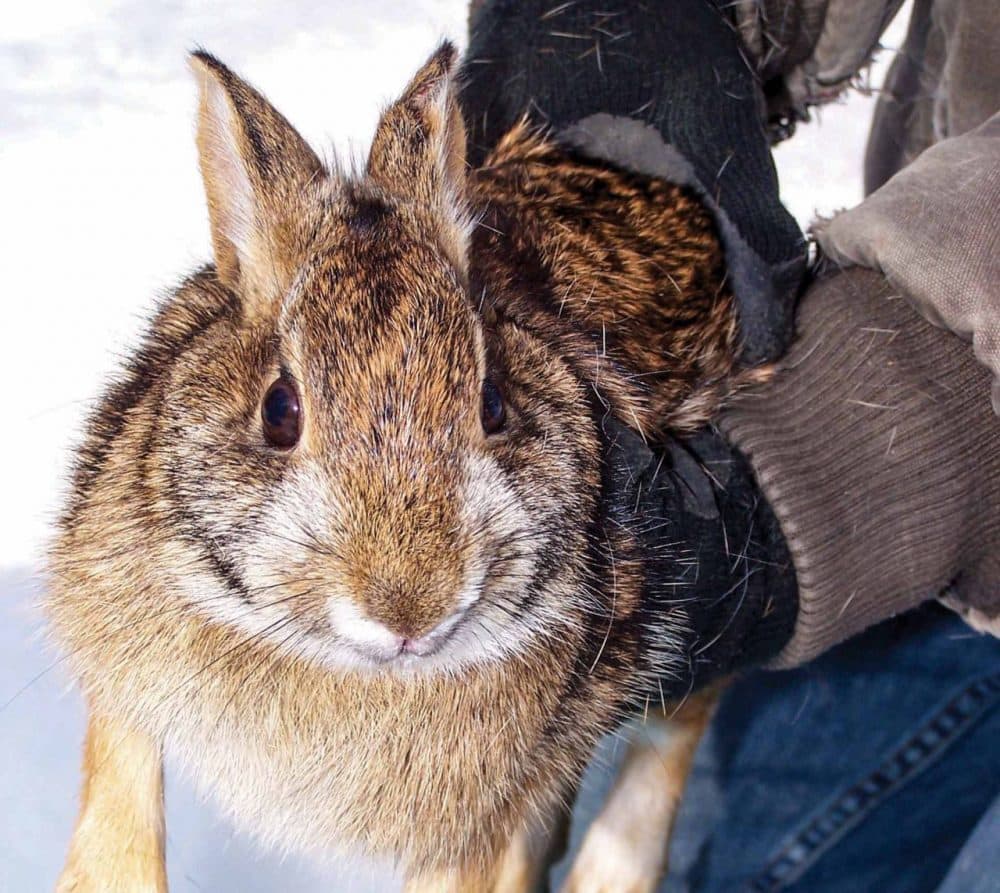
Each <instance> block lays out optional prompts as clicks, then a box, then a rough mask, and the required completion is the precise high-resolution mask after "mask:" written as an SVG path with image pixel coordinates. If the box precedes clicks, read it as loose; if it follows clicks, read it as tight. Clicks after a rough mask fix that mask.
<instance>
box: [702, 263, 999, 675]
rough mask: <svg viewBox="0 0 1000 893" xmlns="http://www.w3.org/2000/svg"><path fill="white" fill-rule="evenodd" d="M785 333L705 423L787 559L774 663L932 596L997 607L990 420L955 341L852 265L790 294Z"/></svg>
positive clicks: (809, 653) (974, 370) (969, 362)
mask: <svg viewBox="0 0 1000 893" xmlns="http://www.w3.org/2000/svg"><path fill="white" fill-rule="evenodd" d="M798 327H799V337H798V340H797V341H796V342H795V344H794V345H793V347H792V349H791V350H790V351H789V353H788V354H787V356H786V358H785V359H784V360H783V361H782V362H781V364H780V367H779V370H778V372H777V375H776V377H775V379H774V380H773V381H772V382H771V383H770V384H768V385H766V386H761V387H757V388H754V389H752V390H748V391H745V392H743V393H741V394H740V395H738V396H737V397H735V398H734V399H733V400H732V401H731V404H730V405H729V406H728V408H727V409H726V411H725V412H724V414H723V417H722V419H721V427H722V429H723V431H724V432H725V433H726V435H727V436H728V437H729V438H730V439H731V440H732V442H733V443H734V444H735V445H736V446H737V447H739V449H740V450H742V451H743V452H744V454H746V455H747V456H748V457H749V458H750V461H751V464H752V465H753V466H754V468H755V471H756V474H757V478H758V481H759V483H760V485H761V488H762V490H763V491H764V493H765V495H766V496H767V498H768V500H769V501H770V503H771V505H772V507H773V509H774V512H775V514H776V516H777V517H778V520H779V523H780V524H781V527H782V530H783V532H784V535H785V537H786V539H787V542H788V546H789V550H790V552H791V555H792V559H793V561H794V564H795V569H796V574H797V577H798V584H799V599H800V603H799V613H798V618H797V620H796V627H795V632H794V634H793V636H792V639H791V640H790V641H789V643H788V644H787V645H786V646H785V648H784V649H783V650H782V652H781V653H780V654H779V655H778V657H777V658H776V659H775V660H774V661H773V662H772V664H771V665H772V666H775V667H787V666H793V665H796V664H799V663H802V662H804V661H807V660H809V659H811V658H813V657H815V656H816V655H818V654H820V653H821V652H823V651H825V650H826V649H827V648H830V647H831V646H833V645H835V644H836V643H838V642H840V641H842V640H844V639H846V638H848V637H850V636H852V635H854V634H856V633H858V632H860V631H861V630H863V629H865V628H866V627H868V626H870V625H872V624H874V623H877V622H878V621H880V620H883V619H885V618H887V617H890V616H892V615H894V614H897V613H899V612H901V611H904V610H906V609H908V608H910V607H913V606H915V605H917V604H919V603H920V602H922V601H924V600H926V599H929V598H933V597H935V596H937V595H939V594H942V593H943V592H944V591H945V589H946V587H947V592H948V594H949V597H950V598H951V599H953V600H956V601H957V603H958V604H959V605H964V606H969V607H972V608H974V609H976V610H977V611H979V612H980V613H984V614H985V615H986V616H989V617H995V616H997V614H998V613H1000V451H998V448H997V444H998V443H1000V421H998V419H997V417H996V416H995V415H994V414H993V413H992V412H991V411H990V403H989V376H988V373H987V372H986V371H985V370H984V369H983V368H982V367H981V366H979V364H977V363H976V361H975V359H974V357H973V354H972V350H971V349H970V347H969V345H967V344H966V343H965V342H963V341H961V340H960V339H959V338H957V337H956V336H954V335H952V334H949V333H947V332H944V331H942V330H941V329H937V328H935V327H933V326H931V325H930V324H929V323H927V322H925V321H924V320H923V319H922V318H921V317H919V316H918V315H917V314H916V313H915V312H914V311H913V310H912V309H911V308H910V307H909V306H908V304H907V302H906V301H905V300H903V299H902V298H901V297H900V296H899V295H898V294H894V293H893V292H892V290H891V289H890V287H889V286H888V285H887V284H886V283H885V281H884V279H882V277H881V276H879V275H878V274H876V273H873V272H871V271H868V270H863V269H860V268H858V269H853V270H848V271H845V272H842V273H839V274H837V275H835V276H833V277H831V278H829V279H827V280H825V281H822V282H820V283H818V284H816V285H815V286H814V287H813V288H812V289H811V290H810V291H809V293H808V294H807V296H806V298H805V299H804V300H803V302H802V305H801V307H800V311H799V317H798Z"/></svg>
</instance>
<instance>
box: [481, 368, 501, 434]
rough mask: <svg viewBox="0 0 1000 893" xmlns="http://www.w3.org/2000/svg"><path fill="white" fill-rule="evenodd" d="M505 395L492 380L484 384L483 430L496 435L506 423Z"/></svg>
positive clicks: (487, 380)
mask: <svg viewBox="0 0 1000 893" xmlns="http://www.w3.org/2000/svg"><path fill="white" fill-rule="evenodd" d="M504 416H505V412H504V407H503V395H502V394H501V393H500V389H499V388H498V387H497V386H496V385H495V384H494V383H493V382H492V381H490V379H488V378H487V379H486V380H485V381H484V382H483V430H484V431H485V432H486V433H487V434H496V433H497V431H499V430H501V429H502V428H503V423H504Z"/></svg>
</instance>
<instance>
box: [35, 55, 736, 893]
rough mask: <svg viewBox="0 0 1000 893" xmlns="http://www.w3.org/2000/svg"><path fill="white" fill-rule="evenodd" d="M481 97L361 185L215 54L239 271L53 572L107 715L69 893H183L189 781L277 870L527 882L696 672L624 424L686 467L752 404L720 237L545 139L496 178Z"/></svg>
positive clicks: (102, 457)
mask: <svg viewBox="0 0 1000 893" xmlns="http://www.w3.org/2000/svg"><path fill="white" fill-rule="evenodd" d="M456 66H457V53H456V50H455V49H454V47H453V46H452V45H451V44H448V43H444V44H442V45H441V47H440V48H439V49H438V50H437V51H436V52H434V54H433V55H432V56H431V57H430V58H429V60H428V61H427V62H426V64H425V65H424V66H423V67H422V68H421V69H420V71H419V72H418V73H417V74H416V76H415V77H414V78H413V80H412V81H411V83H410V84H409V85H408V86H407V87H406V89H405V91H404V93H403V94H402V96H401V98H400V99H399V100H398V101H396V102H395V103H393V104H392V105H390V106H389V107H388V108H387V109H386V111H385V112H384V114H383V115H382V117H381V120H380V123H379V125H378V128H377V131H376V133H375V136H374V139H373V143H372V147H371V150H370V154H369V156H368V159H367V163H366V164H365V165H364V168H363V169H362V170H355V171H352V170H348V169H345V168H343V167H341V166H339V165H336V164H334V165H329V166H328V165H324V164H323V163H322V162H321V160H320V159H319V157H318V156H317V155H316V154H315V153H314V151H313V150H312V149H311V148H310V147H309V146H308V145H307V144H306V143H305V141H304V140H303V139H302V138H301V137H300V136H299V134H298V133H297V132H296V131H295V130H294V129H293V127H292V126H291V124H289V122H288V121H286V119H285V118H283V117H282V116H281V114H280V113H279V112H278V111H276V110H275V109H274V108H273V107H272V106H271V105H270V104H269V103H268V102H267V100H266V99H265V98H264V97H263V96H262V95H261V94H260V93H258V92H257V91H256V90H254V89H253V88H252V87H250V86H249V85H248V84H247V83H245V82H244V81H243V80H241V79H240V78H238V77H237V76H236V75H235V74H233V73H232V72H231V71H230V70H229V69H228V68H226V67H225V66H224V65H223V64H222V63H221V62H219V61H218V60H216V59H215V58H214V57H212V56H211V55H209V54H208V53H206V52H202V51H198V52H196V53H194V54H193V55H192V57H191V67H192V70H193V72H194V75H195V78H196V80H197V83H198V89H199V108H198V112H197V146H198V154H199V163H200V167H201V172H202V176H203V180H204V185H205V193H206V199H207V205H208V212H209V218H210V230H211V243H212V252H213V260H212V262H211V263H210V264H208V265H206V266H204V267H202V268H201V269H199V270H197V271H195V272H193V273H192V274H190V275H189V276H188V277H187V278H186V279H185V280H184V281H183V282H182V283H181V284H180V285H179V286H178V287H177V289H176V290H175V291H174V292H173V293H172V294H171V295H170V296H169V298H168V299H167V300H166V301H165V303H164V304H163V305H162V306H161V307H160V309H159V311H158V312H157V313H156V314H155V317H154V318H153V319H152V322H151V325H150V327H149V330H148V333H147V334H146V335H145V338H144V340H143V341H142V343H141V345H140V346H139V348H138V350H137V351H136V352H135V354H134V355H133V357H132V359H131V360H130V361H129V362H128V364H127V365H126V367H125V368H124V370H123V372H122V373H121V375H120V376H119V378H118V379H117V381H116V382H115V383H113V384H112V385H111V386H110V387H109V388H108V389H107V391H106V393H105V394H104V396H103V398H102V399H101V401H100V403H99V405H98V407H97V408H96V411H95V412H94V414H93V416H92V418H91V419H90V422H89V425H88V428H87V430H86V433H85V437H84V441H83V443H82V445H81V447H80V448H79V451H78V456H77V462H76V466H75V471H74V475H73V478H72V486H71V494H70V496H69V498H68V499H67V501H66V505H65V506H64V510H63V513H62V516H61V520H60V523H59V527H58V531H57V534H56V536H55V538H54V543H53V546H52V549H51V554H50V562H49V565H50V569H51V572H50V580H51V584H50V587H49V593H48V595H47V597H46V610H47V614H48V617H49V621H50V626H51V630H52V633H53V636H54V638H55V640H56V642H57V644H58V646H59V647H61V648H62V649H63V650H64V651H65V653H66V654H67V656H68V661H69V664H70V666H71V668H72V672H73V674H74V676H75V678H76V679H77V680H78V682H79V685H80V687H81V689H82V692H83V694H84V696H85V698H86V702H87V707H88V731H87V737H86V743H85V747H84V769H83V771H84V778H85V781H84V787H83V794H82V806H81V812H80V817H79V820H78V823H77V826H76V829H75V831H74V835H73V839H72V842H71V845H70V852H69V856H68V859H67V863H66V867H65V869H64V871H63V874H62V876H61V879H60V881H59V885H58V889H59V890H60V891H88V893H89V891H102V893H109V891H119V890H129V891H132V890H146V891H163V890H165V889H166V883H167V882H166V876H165V868H164V862H163V856H164V833H165V831H164V819H163V813H162V799H163V790H162V768H161V767H162V760H163V758H164V755H168V756H170V757H172V758H174V759H176V760H177V761H178V762H179V764H180V765H182V766H183V767H184V768H185V769H186V770H187V771H188V772H189V773H190V774H191V775H192V777H193V778H194V779H195V781H196V783H197V785H198V787H199V788H200V790H201V791H202V792H204V793H205V794H206V795H207V796H209V797H210V798H211V799H213V800H214V801H215V802H216V803H217V804H218V805H219V806H220V808H221V809H222V810H223V811H224V812H225V813H226V814H227V815H228V816H229V817H230V818H231V819H232V821H233V822H234V823H235V824H236V825H237V826H238V827H240V828H242V829H246V830H247V831H249V832H251V833H252V834H254V835H256V836H257V837H258V838H259V839H260V840H261V841H262V842H263V843H264V844H267V845H271V846H277V847H279V848H282V849H285V850H296V851H306V852H311V853H316V854H319V855H324V856H326V855H334V856H335V855H337V854H339V853H354V852H358V851H360V852H363V853H365V854H367V855H370V856H372V857H375V858H379V859H385V860H388V861H390V862H391V863H393V864H394V865H396V866H398V867H399V868H400V869H401V870H402V872H403V874H404V875H405V876H406V877H407V879H408V885H409V889H410V890H414V891H415V890H421V889H424V890H426V889H434V890H487V889H496V890H501V889H504V890H517V889H531V888H532V887H533V886H534V885H537V884H539V883H541V880H540V878H541V872H543V870H544V862H545V859H546V858H547V855H548V854H549V853H550V852H551V848H552V845H553V843H552V833H553V832H552V829H553V828H554V827H555V825H556V824H557V822H556V818H557V817H558V816H559V815H561V814H564V812H565V806H566V803H567V802H568V800H569V798H571V796H572V793H573V791H574V788H575V785H576V782H577V780H578V778H579V776H580V774H581V772H582V769H583V767H584V766H585V764H586V762H587V760H588V758H589V756H590V755H591V753H592V750H593V747H594V745H595V742H596V741H597V740H598V739H599V738H600V736H602V735H603V734H605V733H606V732H608V731H609V730H612V729H614V728H616V727H617V726H619V725H620V723H621V722H622V721H623V719H624V718H625V717H627V715H628V714H629V711H630V710H632V709H633V707H634V705H635V703H636V698H637V697H642V693H643V692H648V691H650V690H651V687H652V690H655V684H656V679H658V678H662V676H663V674H666V673H670V672H671V671H672V670H673V669H676V667H677V662H678V661H679V660H680V657H679V649H678V648H677V646H676V643H677V638H678V631H679V630H682V629H683V627H684V624H685V616H684V607H683V605H677V606H673V607H669V608H665V607H664V606H663V604H659V603H657V604H653V603H652V602H651V600H650V598H651V597H650V591H651V589H655V585H654V584H655V581H652V582H651V581H650V580H649V579H647V577H648V571H647V563H648V556H647V555H645V554H644V553H643V551H642V550H641V549H640V548H639V544H638V539H637V536H636V534H635V530H634V528H635V523H636V521H635V518H634V514H633V512H632V509H631V507H630V506H629V505H623V504H621V500H619V499H617V498H616V494H615V488H614V482H613V475H612V473H611V471H610V470H609V460H608V458H607V456H608V444H609V435H608V433H607V431H606V425H605V422H606V420H608V419H615V420H617V421H618V422H620V423H621V424H622V425H623V426H625V427H626V428H627V429H628V430H630V431H632V432H634V433H636V434H637V435H638V436H641V437H643V438H646V439H648V440H649V441H650V442H656V441H657V439H658V438H662V437H663V436H665V435H666V433H667V432H678V431H681V432H682V431H690V430H694V429H696V428H697V427H698V426H700V425H703V424H704V423H705V421H706V420H708V419H709V418H710V417H711V416H712V414H713V413H714V412H715V410H716V408H717V407H718V405H719V401H720V400H721V399H722V398H723V396H724V395H725V394H726V392H727V390H729V389H730V388H732V387H733V386H734V384H733V382H734V381H736V379H737V378H738V376H737V374H736V372H735V368H736V366H735V356H736V339H737V336H736V326H735V321H734V311H733V299H732V294H731V292H730V290H729V288H728V286H727V284H726V276H725V266H724V261H723V253H722V249H721V248H720V244H719V239H718V236H717V233H716V230H715V226H714V223H713V220H712V218H711V216H710V215H709V213H708V212H707V211H706V210H705V208H704V207H703V206H702V204H701V203H700V201H699V200H698V198H697V197H696V196H695V195H693V194H692V193H690V192H689V191H688V190H686V189H685V188H682V187H680V186H676V185H672V184H669V183H666V182H663V181H659V180H655V179H650V178H643V177H640V176H638V175H634V174H631V173H627V172H625V171H621V170H617V169H615V168H613V167H611V166H609V165H606V164H602V163H599V162H596V161H593V160H591V159H588V158H586V157H584V156H582V155H579V154H577V153H574V152H573V151H571V150H569V149H567V148H565V147H563V146H561V145H560V144H559V143H558V142H557V141H555V140H553V139H552V138H551V137H549V136H547V135H546V134H544V133H540V132H538V131H536V130H533V129H532V128H530V127H528V126H527V125H520V126H518V127H516V128H515V129H514V130H512V131H511V132H510V133H509V134H508V135H507V136H506V137H505V138H504V139H503V141H502V142H501V143H500V144H499V145H498V146H497V147H496V149H495V150H494V151H493V153H492V155H491V156H490V158H489V159H488V160H487V162H486V164H485V165H484V166H483V167H482V168H481V169H479V170H468V169H467V166H466V162H465V132H464V127H463V122H462V117H461V113H460V110H459V106H458V99H457V86H456V71H457V68H456ZM654 601H655V600H654ZM707 713H708V711H707V710H700V711H698V717H697V719H696V721H695V722H694V723H693V725H692V726H691V728H693V729H695V730H697V729H699V728H701V727H702V726H703V725H704V722H705V721H706V720H705V717H706V716H707ZM696 738H697V735H696V734H695V735H694V736H693V739H694V741H695V742H696ZM674 750H675V755H674V756H673V757H672V758H671V759H672V760H674V761H675V762H676V763H677V764H678V766H679V767H680V769H679V771H680V772H681V781H682V777H683V767H684V766H685V765H686V764H687V762H689V758H690V753H691V752H692V751H693V744H692V743H691V741H690V740H687V741H684V742H682V744H680V745H678V746H677V747H675V749H674ZM626 771H627V772H628V771H630V770H626ZM631 771H632V772H633V773H638V775H639V777H642V775H643V773H648V772H649V771H650V764H649V760H645V761H643V760H639V761H638V762H637V763H636V765H635V766H634V767H633V768H632V770H631ZM652 778H654V779H655V780H656V782H657V783H659V779H660V775H659V774H658V773H656V772H654V774H653V776H652ZM676 794H677V791H676V789H671V790H670V791H664V797H666V798H667V800H668V801H669V802H672V801H673V799H674V798H675V797H676ZM613 805H614V804H613V803H609V809H610V808H611V807H612V806H613ZM612 811H613V810H612ZM667 811H669V810H667ZM609 815H610V813H609ZM664 822H666V823H667V824H669V816H667V815H665V816H664ZM613 826H614V822H613V821H612V820H611V819H610V818H609V816H608V815H606V816H605V821H604V824H603V825H602V827H603V828H605V830H606V829H607V828H609V827H613ZM651 834H652V836H653V839H654V840H658V839H660V838H659V837H657V834H660V832H659V831H658V830H656V829H654V830H653V831H652V832H651ZM661 836H662V835H661ZM660 846H661V848H662V843H661V844H660ZM647 848H648V847H647ZM654 861H655V859H654ZM612 869H613V866H612V867H611V868H609V869H608V870H609V871H610V870H612ZM661 870H662V864H658V865H657V866H655V867H654V868H652V869H650V870H649V872H647V875H649V874H656V873H658V872H660V871H661ZM593 877H594V878H596V875H593ZM572 883H577V882H572ZM595 883H596V881H595ZM609 883H611V884H612V887H610V888H614V878H613V876H612V877H611V880H610V881H609ZM642 883H644V884H645V885H646V886H644V887H643V886H641V884H642ZM651 883H655V877H653V878H652V880H650V877H648V876H647V877H646V878H645V879H644V880H642V881H641V882H640V886H637V887H636V889H640V888H641V889H647V888H651V887H650V884H651ZM591 888H592V887H587V886H586V884H583V886H580V883H577V886H576V888H575V889H591ZM610 888H609V889H610Z"/></svg>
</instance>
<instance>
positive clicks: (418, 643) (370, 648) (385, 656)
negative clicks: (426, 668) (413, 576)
mask: <svg viewBox="0 0 1000 893" xmlns="http://www.w3.org/2000/svg"><path fill="white" fill-rule="evenodd" d="M467 610H468V609H467V607H466V606H462V607H459V608H458V609H457V610H456V611H454V612H453V613H451V614H450V615H449V616H448V617H446V618H445V619H444V620H442V621H441V622H440V623H438V624H437V625H436V626H435V627H434V628H433V629H431V630H430V631H428V632H426V633H424V634H422V635H419V636H405V635H401V634H399V633H397V632H394V631H392V630H390V629H389V628H387V627H386V626H384V625H383V624H381V623H378V622H376V621H373V620H369V619H368V618H366V617H364V616H362V615H361V614H360V612H358V611H357V609H356V608H354V607H353V605H349V604H344V603H340V604H334V605H332V606H331V609H330V620H331V626H332V627H333V630H334V633H335V634H336V636H337V638H338V639H339V640H340V641H341V642H342V643H343V644H344V645H346V646H347V647H348V648H349V649H350V650H351V652H352V653H353V654H354V655H355V656H356V657H357V658H359V659H360V660H361V661H362V662H363V663H366V664H368V665H369V666H372V667H390V666H393V667H396V666H398V667H401V668H405V667H413V668H417V667H419V666H420V665H421V664H422V663H423V662H424V661H426V660H427V659H428V658H431V657H434V656H436V655H438V654H440V652H441V651H442V650H443V649H444V648H445V646H446V645H447V644H448V642H449V641H450V640H451V639H452V638H453V637H454V635H455V632H456V630H457V629H458V628H459V626H460V625H461V622H462V620H463V618H464V617H465V615H466V613H467Z"/></svg>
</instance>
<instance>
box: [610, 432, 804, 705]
mask: <svg viewBox="0 0 1000 893" xmlns="http://www.w3.org/2000/svg"><path fill="white" fill-rule="evenodd" d="M603 429H604V431H603V433H604V436H605V439H606V440H605V451H604V455H605V456H606V461H607V462H608V471H609V472H610V474H611V479H610V483H611V487H610V490H611V492H613V493H614V498H615V499H616V500H618V501H617V502H616V505H615V514H616V516H618V517H619V518H620V519H621V520H622V521H623V522H624V523H625V524H627V525H628V526H629V527H630V528H631V529H633V530H638V531H639V535H640V539H641V541H642V545H641V546H640V548H641V551H642V555H643V562H644V564H645V566H646V578H647V580H650V581H653V582H652V584H651V585H649V586H648V588H647V593H646V597H647V599H648V601H649V603H648V604H647V605H645V606H644V609H645V610H647V611H648V612H650V614H652V615H654V616H655V615H658V614H659V615H660V616H668V614H669V612H671V611H673V610H675V609H676V607H677V606H678V604H680V605H681V606H682V607H683V610H684V612H685V614H686V615H687V622H686V624H685V625H686V632H685V633H684V635H683V641H682V647H683V648H684V653H685V656H686V658H687V661H686V669H684V670H681V671H680V672H679V673H678V674H676V675H672V676H671V677H669V678H663V679H660V680H659V683H658V685H657V686H656V690H655V691H649V692H645V693H640V698H639V702H638V704H639V705H640V706H641V703H642V699H643V698H644V697H645V696H646V695H648V696H650V697H651V698H652V699H653V700H654V701H656V700H659V698H660V696H661V695H662V696H664V697H667V698H681V697H683V696H684V695H686V694H687V693H688V692H690V691H692V690H694V689H697V688H701V687H702V686H703V685H705V684H706V683H708V682H711V681H712V680H713V679H715V678H717V677H720V676H724V675H726V674H728V673H731V672H733V671H734V670H737V669H740V668H744V667H749V666H753V665H755V664H760V663H763V662H764V661H766V660H767V659H768V658H771V657H774V656H775V655H777V653H778V652H779V651H780V650H781V649H782V647H783V646H784V645H785V643H786V642H787V641H788V640H789V638H790V637H791V635H792V631H793V628H794V626H795V619H796V615H797V612H798V586H797V583H796V578H795V568H794V565H793V564H792V559H791V555H790V554H789V552H788V546H787V544H786V542H785V539H784V536H783V534H782V532H781V528H780V526H779V524H778V521H777V518H776V517H775V515H774V512H773V511H772V510H771V507H770V505H768V503H767V500H766V499H765V498H764V496H763V495H762V494H761V492H760V490H759V488H758V486H757V482H756V480H755V479H754V476H753V470H752V469H751V467H750V465H749V463H748V462H747V460H746V459H745V458H744V457H743V455H742V454H741V453H740V452H739V451H738V450H737V449H736V448H735V447H732V446H731V445H730V444H729V443H727V442H726V441H725V440H724V439H723V438H722V436H721V435H719V434H718V433H717V432H715V431H712V430H706V431H704V432H701V433H699V434H696V435H695V436H693V437H690V438H687V439H685V440H683V441H680V440H678V441H674V442H672V443H671V444H669V445H668V447H667V448H666V449H665V450H663V451H658V450H652V449H650V448H649V447H648V446H647V445H646V444H645V443H644V442H643V440H642V438H641V437H639V436H638V435H637V434H635V433H634V432H633V431H632V430H631V429H629V428H627V427H625V426H624V425H621V424H620V423H618V422H616V421H615V419H614V418H613V417H611V416H608V417H607V418H605V419H604V422H603Z"/></svg>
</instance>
